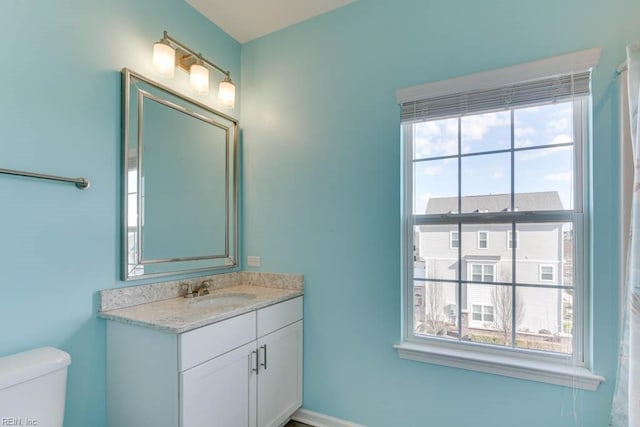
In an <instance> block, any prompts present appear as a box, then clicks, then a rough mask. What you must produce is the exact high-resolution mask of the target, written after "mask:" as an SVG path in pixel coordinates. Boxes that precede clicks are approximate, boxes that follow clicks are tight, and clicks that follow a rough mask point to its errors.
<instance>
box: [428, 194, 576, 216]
mask: <svg viewBox="0 0 640 427" xmlns="http://www.w3.org/2000/svg"><path fill="white" fill-rule="evenodd" d="M461 201H462V212H508V211H509V210H510V208H511V195H510V194H485V195H481V196H464V197H462V200H461ZM514 202H515V208H516V209H515V210H518V211H535V210H542V209H543V210H563V209H564V207H563V206H562V202H561V201H560V196H559V194H558V192H557V191H541V192H535V193H516V194H515V198H514ZM457 211H458V198H457V197H432V198H430V199H429V201H428V202H427V209H426V212H425V213H426V214H427V215H428V214H439V213H452V212H457Z"/></svg>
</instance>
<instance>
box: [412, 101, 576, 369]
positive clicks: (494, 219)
mask: <svg viewBox="0 0 640 427" xmlns="http://www.w3.org/2000/svg"><path fill="white" fill-rule="evenodd" d="M587 102H588V100H587V99H585V98H582V99H578V100H575V101H574V103H573V111H574V120H573V122H574V141H575V143H574V157H575V159H574V188H575V189H576V190H574V195H573V197H574V209H573V210H561V211H535V212H526V211H518V210H515V211H507V212H505V211H501V212H487V213H462V214H461V213H458V212H457V211H455V212H453V211H452V212H450V213H447V214H434V215H413V214H412V212H413V207H412V201H413V162H414V160H413V140H412V133H411V132H412V125H413V124H412V123H404V124H403V127H402V133H403V141H404V142H405V144H406V145H405V146H404V148H403V151H404V154H403V156H404V158H405V160H406V167H405V170H406V172H407V173H406V175H405V176H404V178H403V180H404V183H403V188H404V190H405V198H404V201H405V202H404V203H405V206H406V210H405V215H406V217H405V222H404V224H405V226H406V227H407V230H413V227H414V226H417V225H428V224H456V225H458V227H461V226H462V225H463V224H482V223H487V224H488V223H510V222H516V223H537V222H570V223H573V230H574V233H575V235H574V285H573V286H569V288H573V289H574V292H575V295H574V333H573V337H574V343H573V353H572V354H562V353H551V352H544V353H541V354H538V356H539V357H541V358H543V359H549V360H558V359H560V360H566V359H567V358H568V359H573V360H574V363H576V364H577V365H579V366H584V365H586V363H587V361H586V359H585V351H584V349H585V346H587V344H588V337H587V335H586V334H585V332H584V326H585V325H586V313H585V305H584V304H585V291H586V288H585V286H586V285H585V284H584V274H583V271H582V268H583V263H584V256H585V253H586V251H585V248H584V245H585V242H586V239H585V235H586V229H585V225H584V224H585V222H586V221H585V218H584V213H583V212H584V209H583V206H584V200H585V197H584V191H585V187H584V185H583V177H584V176H585V173H584V169H586V167H587V165H586V162H585V161H584V158H585V157H584V156H585V154H584V148H583V146H582V145H583V135H584V126H585V125H586V123H587V121H586V118H587V116H586V114H587V108H586V107H587ZM512 151H516V150H514V149H513V148H512ZM459 155H461V154H460V153H459V154H458V156H459ZM454 157H457V156H454ZM518 238H519V236H518V234H517V233H516V246H517V245H518V244H519V242H518ZM510 249H513V248H510ZM406 271H407V272H409V273H410V272H411V271H412V266H411V268H407V270H406ZM412 281H413V278H412V277H407V281H406V283H412ZM459 282H460V283H461V284H462V283H465V282H466V281H464V280H460V281H459ZM512 286H514V289H515V288H517V287H519V286H523V285H522V284H519V283H514V284H512ZM524 286H530V285H524ZM545 286H548V285H545ZM458 301H460V299H459V300H458ZM408 307H411V305H409V306H408ZM405 315H406V322H405V325H406V328H405V340H406V341H408V342H422V343H423V342H430V343H431V344H436V345H438V341H442V339H440V338H437V337H425V336H420V337H418V336H415V335H414V334H413V313H412V310H405ZM458 315H459V316H460V313H458ZM450 344H455V345H461V346H462V347H463V348H473V347H476V346H478V344H476V343H468V342H464V341H455V342H452V343H450ZM491 351H496V352H497V353H503V352H504V351H507V352H509V353H512V352H515V353H516V354H521V355H522V356H524V355H526V354H529V355H530V356H531V355H532V353H531V351H530V350H527V349H521V348H517V347H505V348H492V349H491ZM530 356H526V357H530Z"/></svg>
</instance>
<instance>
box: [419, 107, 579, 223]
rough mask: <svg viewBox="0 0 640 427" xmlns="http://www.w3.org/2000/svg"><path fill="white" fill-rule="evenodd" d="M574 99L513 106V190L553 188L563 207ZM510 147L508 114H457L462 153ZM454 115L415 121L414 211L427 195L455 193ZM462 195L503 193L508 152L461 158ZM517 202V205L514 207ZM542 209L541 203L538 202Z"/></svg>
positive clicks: (567, 204)
mask: <svg viewBox="0 0 640 427" xmlns="http://www.w3.org/2000/svg"><path fill="white" fill-rule="evenodd" d="M572 107H573V104H572V103H571V102H563V103H557V104H551V105H545V106H539V107H530V108H522V109H517V110H514V147H515V148H516V149H518V148H526V147H530V148H531V149H530V150H525V151H515V155H514V171H513V173H514V182H515V192H516V193H524V192H538V191H557V192H558V194H559V195H560V199H561V201H562V204H563V206H564V208H565V209H571V208H573V206H572V199H573V147H572V146H569V147H550V145H552V144H560V143H570V142H573V108H572ZM510 147H511V113H510V111H500V112H495V113H487V114H479V115H474V116H465V117H463V118H462V119H461V149H462V150H461V151H462V154H471V153H473V154H479V153H486V152H488V151H493V150H503V149H509V148H510ZM457 154H458V119H457V118H452V119H442V120H434V121H428V122H422V123H416V124H415V125H414V160H420V161H414V214H424V213H425V210H426V206H427V202H428V200H429V198H431V197H454V196H457V195H458V160H457V158H451V159H440V160H431V159H433V158H434V157H441V156H449V155H454V156H455V155H457ZM461 163H462V168H461V170H462V174H461V182H462V196H469V195H483V194H505V193H510V191H511V173H512V171H511V154H510V152H507V153H494V154H479V155H474V156H469V157H462V161H461ZM516 207H517V206H516ZM540 208H541V209H544V207H543V206H541V207H540Z"/></svg>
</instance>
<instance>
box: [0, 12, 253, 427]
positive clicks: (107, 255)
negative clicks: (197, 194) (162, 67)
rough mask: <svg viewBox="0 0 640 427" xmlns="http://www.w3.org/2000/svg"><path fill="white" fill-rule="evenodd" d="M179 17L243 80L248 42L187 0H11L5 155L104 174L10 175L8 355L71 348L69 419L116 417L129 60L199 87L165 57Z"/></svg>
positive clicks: (1, 348)
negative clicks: (111, 373)
mask: <svg viewBox="0 0 640 427" xmlns="http://www.w3.org/2000/svg"><path fill="white" fill-rule="evenodd" d="M165 29H166V30H168V31H169V33H170V34H171V35H172V36H174V37H176V38H177V39H178V40H180V41H183V42H184V43H186V44H187V45H188V46H191V47H193V48H194V49H197V50H198V51H201V52H202V53H203V55H204V56H205V57H207V58H211V59H212V60H214V61H215V62H216V63H218V64H220V65H221V66H223V67H225V68H229V69H230V70H231V72H232V76H234V77H235V79H236V80H237V81H239V78H240V45H239V44H238V43H237V42H235V41H234V40H233V39H231V38H230V37H229V36H228V35H227V34H225V33H224V32H222V31H221V30H220V29H218V28H217V27H215V26H214V25H213V24H211V23H210V22H209V21H207V20H206V19H205V18H204V17H203V16H201V15H200V14H198V13H197V12H196V11H195V10H194V9H192V8H191V7H190V6H188V5H187V4H186V3H184V2H183V1H182V0H135V1H134V0H108V1H102V0H100V1H98V0H56V1H48V0H37V1H22V0H5V1H3V2H2V6H0V40H2V42H1V43H0V58H2V67H0V82H2V89H1V93H2V95H1V96H0V168H10V169H24V170H29V171H35V172H43V173H52V174H58V175H64V176H86V177H87V178H89V179H90V180H91V188H90V189H89V190H87V191H78V190H77V189H76V188H75V187H73V186H72V185H65V184H58V183H49V182H45V181H39V180H30V179H26V178H14V177H9V176H5V175H0V207H1V208H0V289H1V293H0V356H1V355H5V354H10V353H13V352H17V351H21V350H25V349H28V348H32V347H37V346H44V345H53V346H57V347H60V348H62V349H64V350H66V351H68V352H69V353H70V354H71V357H72V359H73V363H72V365H71V367H70V370H69V384H68V396H67V408H66V420H65V426H66V427H101V426H104V425H105V389H104V388H105V332H104V331H105V327H104V321H102V320H98V319H97V318H96V312H95V302H96V291H97V290H100V289H105V288H112V287H120V286H124V285H127V284H125V283H123V282H120V281H119V277H120V178H119V177H120V143H121V142H120V114H121V108H120V69H121V68H122V67H125V66H126V67H130V68H132V69H133V70H135V71H138V72H140V73H142V74H144V75H147V76H149V77H152V78H154V79H157V80H159V81H161V82H163V83H165V84H169V85H171V86H172V87H174V88H176V89H181V90H183V91H184V92H186V93H188V94H190V95H192V96H193V94H192V93H191V92H190V91H189V89H188V85H187V77H186V74H184V73H182V72H177V73H176V80H175V81H173V82H170V81H167V80H164V79H161V78H159V77H158V76H157V75H155V73H154V72H153V71H152V69H151V65H150V62H151V49H152V44H153V43H154V42H155V41H157V40H158V39H159V38H160V37H161V36H162V31H163V30H165ZM238 87H239V85H238ZM213 92H214V93H212V94H211V95H210V97H211V99H212V100H214V103H215V98H214V97H215V91H213ZM199 99H202V98H199ZM238 111H239V109H238V110H236V111H231V112H230V114H232V115H237V114H238ZM132 369H133V368H132ZM5 415H7V414H5Z"/></svg>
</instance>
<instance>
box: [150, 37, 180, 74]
mask: <svg viewBox="0 0 640 427" xmlns="http://www.w3.org/2000/svg"><path fill="white" fill-rule="evenodd" d="M153 68H155V69H156V71H157V72H158V73H160V74H161V75H163V76H164V77H173V75H174V73H175V71H176V51H175V49H174V48H172V47H171V46H169V45H168V44H165V43H163V42H161V41H159V42H158V43H156V44H154V45H153Z"/></svg>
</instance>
